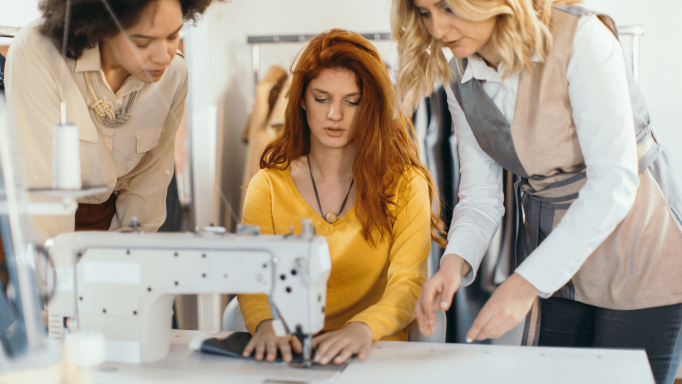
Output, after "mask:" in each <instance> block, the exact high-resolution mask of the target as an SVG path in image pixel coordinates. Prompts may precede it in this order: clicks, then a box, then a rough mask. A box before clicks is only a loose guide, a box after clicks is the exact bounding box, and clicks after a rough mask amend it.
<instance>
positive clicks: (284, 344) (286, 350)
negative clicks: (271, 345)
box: [275, 337, 295, 363]
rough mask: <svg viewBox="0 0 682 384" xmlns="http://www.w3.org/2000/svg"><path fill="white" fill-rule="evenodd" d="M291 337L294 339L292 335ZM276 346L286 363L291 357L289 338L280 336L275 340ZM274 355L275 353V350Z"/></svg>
mask: <svg viewBox="0 0 682 384" xmlns="http://www.w3.org/2000/svg"><path fill="white" fill-rule="evenodd" d="M292 339H295V337H293V338H292ZM277 346H278V348H279V350H280V352H282V360H284V362H285V363H288V362H290V361H291V359H292V357H293V356H292V354H291V345H290V344H289V340H287V339H285V338H282V339H281V340H278V341H277ZM275 355H277V351H275Z"/></svg>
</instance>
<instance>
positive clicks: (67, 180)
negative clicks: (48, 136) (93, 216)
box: [52, 103, 83, 189]
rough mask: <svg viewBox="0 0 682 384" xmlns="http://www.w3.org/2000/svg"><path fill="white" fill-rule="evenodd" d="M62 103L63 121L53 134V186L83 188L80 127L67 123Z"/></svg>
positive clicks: (54, 187)
mask: <svg viewBox="0 0 682 384" xmlns="http://www.w3.org/2000/svg"><path fill="white" fill-rule="evenodd" d="M65 109H66V108H65V105H64V103H62V121H61V123H60V124H57V125H55V126H54V128H53V129H52V130H53V134H52V188H53V189H81V188H82V186H83V185H82V183H81V159H80V142H79V139H78V127H76V126H75V125H73V124H69V123H66V116H65Z"/></svg>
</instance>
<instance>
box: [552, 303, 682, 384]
mask: <svg viewBox="0 0 682 384" xmlns="http://www.w3.org/2000/svg"><path fill="white" fill-rule="evenodd" d="M541 309H542V311H541V319H540V340H539V345H540V346H551V347H595V348H627V349H644V350H645V351H646V354H647V357H648V358H649V364H650V366H651V371H652V372H653V374H654V378H655V379H656V383H657V384H673V381H674V380H675V374H676V373H677V369H678V368H679V366H680V360H681V359H682V333H681V332H680V328H682V304H675V305H667V306H664V307H654V308H646V309H638V310H632V311H617V310H613V309H605V308H599V307H594V306H591V305H587V304H583V303H579V302H577V301H572V300H566V299H558V298H550V299H545V300H541Z"/></svg>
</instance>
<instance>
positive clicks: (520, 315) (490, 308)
mask: <svg viewBox="0 0 682 384" xmlns="http://www.w3.org/2000/svg"><path fill="white" fill-rule="evenodd" d="M539 294H540V291H538V290H537V289H536V288H535V287H534V286H532V285H531V284H530V283H529V282H528V281H527V280H526V279H524V278H523V277H521V275H519V274H516V273H514V274H512V275H511V276H509V278H507V280H505V282H504V283H502V285H500V286H499V287H498V288H497V289H496V290H495V292H493V295H492V296H491V297H490V299H488V301H487V302H486V303H485V305H484V306H483V308H482V309H481V311H480V312H479V313H478V316H476V320H474V323H473V324H472V325H471V328H469V332H467V338H466V341H467V343H471V342H472V341H474V340H485V339H496V338H498V337H501V336H502V335H504V334H505V333H507V332H509V331H511V330H512V329H513V328H514V327H516V326H517V325H519V324H520V323H521V321H523V319H524V317H526V315H527V314H528V311H530V308H531V306H532V305H533V301H534V300H535V298H536V297H537V296H538V295H539Z"/></svg>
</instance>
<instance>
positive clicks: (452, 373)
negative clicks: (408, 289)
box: [91, 331, 654, 384]
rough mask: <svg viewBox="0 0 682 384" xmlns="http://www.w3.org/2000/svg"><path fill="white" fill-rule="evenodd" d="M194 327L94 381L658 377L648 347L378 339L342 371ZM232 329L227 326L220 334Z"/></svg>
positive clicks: (413, 383) (104, 370)
mask: <svg viewBox="0 0 682 384" xmlns="http://www.w3.org/2000/svg"><path fill="white" fill-rule="evenodd" d="M197 334H199V332H198V331H173V344H172V345H171V349H170V352H169V354H168V356H166V357H165V358H164V359H162V360H159V361H156V362H153V363H149V364H142V365H134V364H125V363H113V362H107V363H104V364H102V365H101V367H100V368H99V369H95V370H93V372H92V373H91V375H92V379H93V382H94V383H97V384H118V383H125V384H148V383H149V384H151V383H206V384H212V383H221V384H224V383H231V384H232V383H234V384H242V383H244V384H247V383H248V384H255V383H258V384H260V383H290V384H301V383H306V384H307V383H310V384H313V383H331V382H333V383H338V384H346V383H348V384H361V383H372V384H374V383H391V384H402V383H405V384H426V383H445V382H448V383H477V384H486V383H491V384H493V383H494V384H498V383H510V384H511V383H523V384H534V383H538V384H540V383H542V384H546V383H553V384H561V383H571V384H574V383H579V384H591V383H594V384H603V383H618V384H626V383H636V384H653V383H654V380H653V377H652V374H651V370H650V368H649V363H648V362H647V359H646V354H645V353H644V351H634V350H606V349H582V348H581V349H578V348H540V347H505V346H490V345H464V344H429V343H414V342H395V341H379V342H376V343H374V346H373V348H372V352H371V353H370V355H369V357H368V358H367V359H366V360H365V361H358V360H355V361H353V362H351V363H350V364H349V365H348V366H347V367H346V368H345V370H344V371H343V372H340V373H339V372H334V371H324V370H306V369H296V368H290V367H289V366H288V365H287V364H284V363H265V362H256V361H252V360H240V359H231V358H227V357H222V356H214V355H208V354H203V353H200V352H196V351H191V350H190V349H189V348H188V344H189V341H190V340H191V338H192V337H194V336H195V335H197ZM228 334H229V332H222V333H220V334H219V337H225V336H226V335H228Z"/></svg>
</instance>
